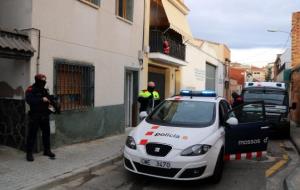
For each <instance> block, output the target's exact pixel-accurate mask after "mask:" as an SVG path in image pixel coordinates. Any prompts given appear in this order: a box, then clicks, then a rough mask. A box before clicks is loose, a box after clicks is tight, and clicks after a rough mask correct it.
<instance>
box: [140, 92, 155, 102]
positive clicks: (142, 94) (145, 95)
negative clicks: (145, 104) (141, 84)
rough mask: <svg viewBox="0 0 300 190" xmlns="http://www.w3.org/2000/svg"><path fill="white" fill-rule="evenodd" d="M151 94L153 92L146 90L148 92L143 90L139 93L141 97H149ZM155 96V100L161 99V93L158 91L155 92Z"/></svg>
mask: <svg viewBox="0 0 300 190" xmlns="http://www.w3.org/2000/svg"><path fill="white" fill-rule="evenodd" d="M149 96H151V93H150V92H149V91H146V92H144V91H141V92H140V93H139V97H143V98H148V97H149ZM153 97H154V100H159V99H160V97H159V94H158V92H157V91H154V92H153Z"/></svg>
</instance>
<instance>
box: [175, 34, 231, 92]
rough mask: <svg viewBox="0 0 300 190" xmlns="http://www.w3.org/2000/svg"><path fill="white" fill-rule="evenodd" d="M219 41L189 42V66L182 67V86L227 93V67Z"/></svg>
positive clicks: (187, 51) (187, 54) (187, 53)
mask: <svg viewBox="0 0 300 190" xmlns="http://www.w3.org/2000/svg"><path fill="white" fill-rule="evenodd" d="M216 46H218V44H217V43H214V42H209V41H205V40H199V39H197V40H193V41H191V42H188V43H187V50H186V56H187V66H184V67H182V68H181V76H182V77H181V85H180V86H181V88H183V89H192V90H213V91H216V93H217V94H218V95H219V96H224V95H225V90H224V86H225V82H224V81H225V78H226V73H225V71H226V68H225V65H224V62H222V60H221V58H222V57H221V56H220V54H219V52H218V51H219V49H217V48H216Z"/></svg>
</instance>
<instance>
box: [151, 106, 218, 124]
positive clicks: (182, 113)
mask: <svg viewBox="0 0 300 190" xmlns="http://www.w3.org/2000/svg"><path fill="white" fill-rule="evenodd" d="M214 120H215V103H214V102H202V101H182V100H176V101H175V100H166V101H164V102H163V103H162V104H161V105H160V106H159V107H158V108H157V109H155V110H154V111H153V112H152V113H151V115H150V116H149V117H148V118H147V122H149V123H152V124H159V125H165V126H173V127H193V128H200V127H207V126H209V125H211V124H213V122H214Z"/></svg>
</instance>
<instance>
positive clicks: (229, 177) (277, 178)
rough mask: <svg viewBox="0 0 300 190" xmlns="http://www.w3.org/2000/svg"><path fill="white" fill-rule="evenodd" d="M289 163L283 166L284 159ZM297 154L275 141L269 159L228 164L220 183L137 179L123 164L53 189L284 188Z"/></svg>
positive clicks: (174, 189)
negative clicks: (284, 181)
mask: <svg viewBox="0 0 300 190" xmlns="http://www.w3.org/2000/svg"><path fill="white" fill-rule="evenodd" d="M286 156H287V157H288V161H287V162H286V163H283V165H280V164H278V162H280V163H282V161H283V160H284V158H285V157H286ZM297 159H298V154H297V152H296V150H295V148H294V146H293V145H292V143H291V142H290V141H289V140H272V141H270V142H269V145H268V155H267V158H265V159H262V160H242V161H228V162H226V164H225V166H224V172H223V178H222V180H221V182H220V183H219V184H211V183H210V182H209V181H208V180H200V181H195V182H182V181H169V180H160V179H156V178H150V177H145V176H138V175H135V174H131V173H129V172H127V171H126V170H125V169H124V167H123V163H122V161H119V162H116V163H115V164H113V165H110V166H107V167H105V168H103V169H100V170H98V171H96V172H94V173H92V174H91V175H88V176H82V177H81V178H78V179H75V180H73V181H70V182H67V183H65V184H61V185H59V186H56V187H54V188H52V190H66V189H87V190H89V189H95V190H96V189H100V190H115V189H116V190H117V189H118V190H142V189H143V190H158V189H165V190H168V189H170V190H171V189H172V190H177V189H178V190H179V189H189V190H194V189H199V188H200V187H201V189H208V190H209V189H216V190H218V189H220V190H221V189H222V190H223V189H233V190H234V189H243V190H248V189H249V190H250V189H257V190H259V189H272V190H273V189H274V190H276V189H283V179H284V177H285V176H286V175H288V174H289V173H290V171H291V170H292V169H293V167H294V162H295V161H296V160H297Z"/></svg>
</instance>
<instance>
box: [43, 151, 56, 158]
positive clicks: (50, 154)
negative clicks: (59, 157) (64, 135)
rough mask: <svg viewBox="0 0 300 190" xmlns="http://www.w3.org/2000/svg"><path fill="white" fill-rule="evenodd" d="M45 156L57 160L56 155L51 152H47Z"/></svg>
mask: <svg viewBox="0 0 300 190" xmlns="http://www.w3.org/2000/svg"><path fill="white" fill-rule="evenodd" d="M44 155H45V156H49V157H50V158H55V154H54V153H53V152H51V150H45V151H44Z"/></svg>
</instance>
